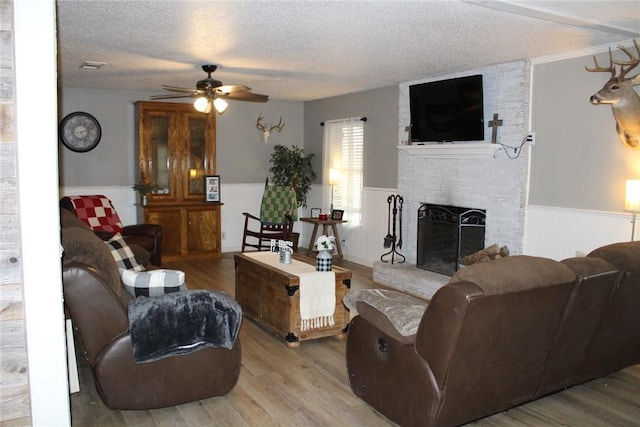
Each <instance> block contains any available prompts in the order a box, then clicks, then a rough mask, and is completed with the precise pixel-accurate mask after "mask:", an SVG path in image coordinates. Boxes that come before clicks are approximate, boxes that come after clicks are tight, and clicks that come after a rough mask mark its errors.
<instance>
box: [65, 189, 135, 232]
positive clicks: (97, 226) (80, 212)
mask: <svg viewBox="0 0 640 427" xmlns="http://www.w3.org/2000/svg"><path fill="white" fill-rule="evenodd" d="M69 200H70V201H71V204H72V205H73V208H74V210H75V213H76V216H77V217H78V218H80V219H81V220H82V221H83V222H84V223H85V224H87V225H88V226H89V227H91V229H92V230H97V231H108V232H111V233H120V232H121V231H122V221H120V217H118V214H117V213H116V210H115V209H114V207H113V205H112V204H111V200H109V199H108V198H107V197H106V196H103V195H102V194H96V195H92V196H69Z"/></svg>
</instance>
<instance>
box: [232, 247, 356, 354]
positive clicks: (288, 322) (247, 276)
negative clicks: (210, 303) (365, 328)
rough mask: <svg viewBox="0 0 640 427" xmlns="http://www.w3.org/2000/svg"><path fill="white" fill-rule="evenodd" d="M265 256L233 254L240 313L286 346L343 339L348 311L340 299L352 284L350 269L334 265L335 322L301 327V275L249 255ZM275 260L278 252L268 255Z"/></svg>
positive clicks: (302, 260) (301, 257)
mask: <svg viewBox="0 0 640 427" xmlns="http://www.w3.org/2000/svg"><path fill="white" fill-rule="evenodd" d="M251 254H265V255H257V256H258V257H263V256H267V255H266V254H271V253H270V252H259V253H258V252H247V253H245V254H237V255H235V257H234V258H235V265H236V300H237V301H238V303H240V306H241V307H242V310H243V315H244V316H245V317H248V318H249V319H252V320H254V321H256V322H257V323H258V324H260V325H261V326H263V327H265V328H266V329H268V330H269V331H271V332H273V333H275V334H276V335H278V336H281V337H283V338H284V339H285V341H286V344H287V346H288V347H292V348H294V347H298V346H299V345H300V341H305V340H312V339H316V338H323V337H329V336H335V337H337V338H343V337H344V336H345V335H344V334H345V333H346V331H347V325H348V323H349V312H348V311H347V309H346V308H345V307H344V305H343V304H342V299H343V298H344V297H345V295H347V292H349V288H350V286H351V271H350V270H347V269H344V268H340V267H336V266H334V267H333V272H334V273H335V276H336V283H335V292H336V309H335V312H334V315H333V317H334V321H335V325H333V326H327V327H321V328H314V329H308V330H305V331H302V330H301V320H300V291H299V289H300V278H299V277H298V276H296V275H294V274H289V273H288V272H286V271H283V270H281V269H279V268H277V264H269V263H266V262H261V261H260V260H259V259H256V258H252V256H251ZM271 255H273V257H274V259H276V260H277V259H278V254H271ZM293 259H294V260H297V261H301V262H305V263H308V264H313V265H315V259H311V258H307V257H303V256H299V255H294V256H293Z"/></svg>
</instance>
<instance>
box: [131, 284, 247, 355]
mask: <svg viewBox="0 0 640 427" xmlns="http://www.w3.org/2000/svg"><path fill="white" fill-rule="evenodd" d="M128 311H129V331H130V333H131V344H132V345H133V353H134V356H135V359H136V362H137V363H142V362H152V361H154V360H158V359H161V358H163V357H167V356H175V355H180V354H186V353H190V352H192V351H196V350H199V349H201V348H204V347H224V348H227V349H231V348H233V346H234V344H235V342H236V339H237V337H238V331H239V330H240V323H241V322H242V308H240V304H238V302H237V301H235V300H234V299H233V298H231V297H230V296H229V295H227V294H225V293H224V292H219V291H207V290H186V291H180V292H174V293H171V294H167V295H163V296H156V297H144V296H140V297H138V298H135V299H133V300H131V301H130V302H129V305H128Z"/></svg>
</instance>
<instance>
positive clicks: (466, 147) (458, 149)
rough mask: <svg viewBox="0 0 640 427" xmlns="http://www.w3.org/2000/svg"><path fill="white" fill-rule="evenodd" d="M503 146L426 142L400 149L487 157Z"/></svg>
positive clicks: (412, 152)
mask: <svg viewBox="0 0 640 427" xmlns="http://www.w3.org/2000/svg"><path fill="white" fill-rule="evenodd" d="M501 149H502V147H501V146H500V145H499V144H489V143H486V142H484V143H473V142H472V143H464V142H460V143H457V144H452V143H448V144H424V145H398V150H400V151H404V152H406V153H408V154H410V155H413V156H422V157H429V158H445V159H446V158H458V159H462V158H467V159H468V158H475V159H480V158H485V159H487V158H488V159H490V158H494V157H496V154H497V153H498V151H499V150H501Z"/></svg>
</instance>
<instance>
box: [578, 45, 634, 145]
mask: <svg viewBox="0 0 640 427" xmlns="http://www.w3.org/2000/svg"><path fill="white" fill-rule="evenodd" d="M633 44H634V45H635V48H636V51H637V52H638V57H636V56H635V54H634V53H633V52H632V51H631V49H628V48H626V47H624V46H619V48H620V50H621V51H623V52H624V53H625V54H626V55H627V56H628V57H629V60H626V61H623V60H618V59H613V55H612V54H611V48H609V66H608V67H601V66H600V65H599V64H598V61H597V60H596V57H595V56H594V57H593V62H594V63H595V65H596V66H595V67H593V68H591V67H584V68H585V69H586V70H587V71H592V72H600V71H602V72H608V73H611V78H610V79H609V81H608V82H606V83H605V84H604V86H602V89H600V90H599V91H598V92H596V94H595V95H593V96H592V97H591V98H590V100H591V103H592V104H594V105H598V104H610V105H611V110H612V111H613V117H614V118H615V119H616V129H617V131H618V137H619V138H620V141H622V144H623V145H624V146H625V147H631V148H640V96H639V95H638V93H637V92H636V91H635V90H634V89H633V86H635V85H638V84H640V74H636V75H635V76H633V77H629V78H626V79H625V76H626V75H627V73H629V71H631V70H632V69H634V68H635V67H636V66H638V64H640V46H638V42H637V41H636V40H633ZM617 65H618V66H620V73H619V74H618V76H617V77H616V66H617Z"/></svg>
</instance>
